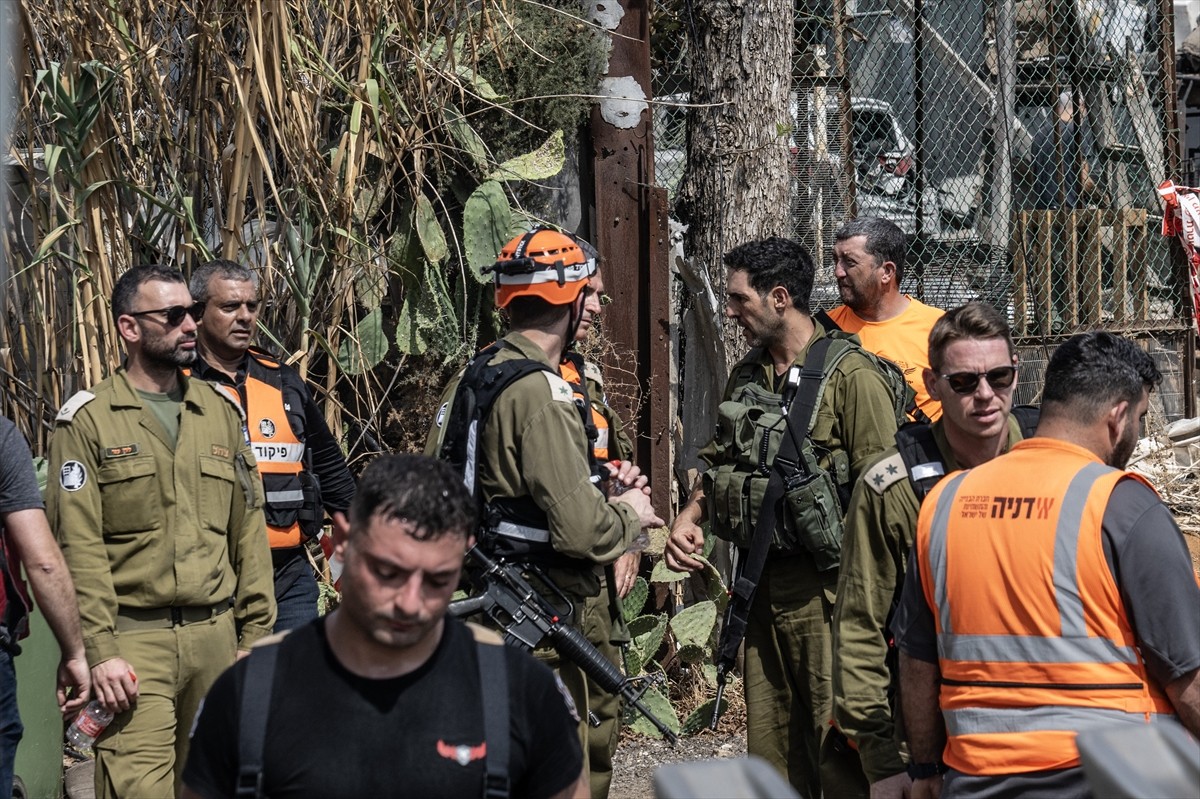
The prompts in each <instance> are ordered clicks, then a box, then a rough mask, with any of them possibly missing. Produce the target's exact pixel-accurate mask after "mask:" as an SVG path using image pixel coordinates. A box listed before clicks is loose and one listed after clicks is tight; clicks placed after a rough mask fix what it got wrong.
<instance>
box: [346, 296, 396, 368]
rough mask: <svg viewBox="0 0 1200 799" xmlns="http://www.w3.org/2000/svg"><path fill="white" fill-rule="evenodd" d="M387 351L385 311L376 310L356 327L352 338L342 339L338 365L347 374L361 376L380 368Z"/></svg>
mask: <svg viewBox="0 0 1200 799" xmlns="http://www.w3.org/2000/svg"><path fill="white" fill-rule="evenodd" d="M387 351H388V340H387V337H386V336H384V335H383V311H382V310H380V309H379V308H376V309H375V310H373V311H371V312H370V313H369V314H367V315H366V316H364V317H363V318H362V319H361V320H360V321H359V323H358V324H357V325H355V327H354V336H353V337H352V338H345V339H342V343H341V345H340V346H339V347H338V364H339V365H340V366H341V367H342V371H344V372H345V373H346V374H351V375H360V374H363V373H364V372H369V371H370V370H372V369H374V368H375V367H376V366H378V365H379V362H380V361H382V360H383V359H384V357H385V356H386V355H387Z"/></svg>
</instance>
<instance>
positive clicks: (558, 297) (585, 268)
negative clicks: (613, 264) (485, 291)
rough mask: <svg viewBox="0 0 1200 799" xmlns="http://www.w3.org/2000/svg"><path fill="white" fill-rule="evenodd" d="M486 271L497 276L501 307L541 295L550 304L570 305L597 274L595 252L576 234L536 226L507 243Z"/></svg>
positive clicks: (499, 304) (497, 289)
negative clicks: (520, 298)
mask: <svg viewBox="0 0 1200 799" xmlns="http://www.w3.org/2000/svg"><path fill="white" fill-rule="evenodd" d="M485 271H490V272H492V274H493V275H494V276H495V285H496V305H497V306H498V307H500V308H507V307H508V304H509V303H510V302H512V300H513V298H514V297H540V298H542V299H543V300H545V301H546V302H548V303H550V304H551V305H568V304H570V303H572V302H574V301H575V298H576V297H578V296H579V293H580V292H581V291H583V289H584V288H585V287H586V286H587V284H588V279H589V278H590V277H591V276H592V275H594V274H596V255H595V251H594V250H592V248H591V247H590V246H589V245H588V244H587V243H586V242H583V241H581V240H579V239H576V238H575V237H574V236H571V235H569V234H566V233H559V232H558V231H557V230H552V229H551V228H545V227H537V228H534V229H533V230H531V231H529V232H528V233H523V234H521V235H519V236H517V237H515V238H514V239H513V240H512V241H510V242H509V243H508V244H505V245H504V248H503V249H501V250H500V257H499V258H497V259H496V263H494V264H492V265H491V266H490V267H488V269H487V270H485Z"/></svg>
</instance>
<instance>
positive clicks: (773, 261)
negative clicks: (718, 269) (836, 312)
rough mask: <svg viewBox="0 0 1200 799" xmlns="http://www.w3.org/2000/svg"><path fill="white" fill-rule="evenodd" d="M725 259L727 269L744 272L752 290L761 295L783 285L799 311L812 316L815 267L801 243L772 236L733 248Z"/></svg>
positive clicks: (726, 254)
mask: <svg viewBox="0 0 1200 799" xmlns="http://www.w3.org/2000/svg"><path fill="white" fill-rule="evenodd" d="M723 260H724V262H725V266H726V267H727V268H729V269H740V270H742V271H743V272H745V273H746V275H747V276H748V277H749V278H750V287H751V288H753V289H754V290H755V291H757V292H758V293H759V294H760V295H763V294H766V293H767V292H768V291H770V290H771V289H773V288H775V287H776V286H783V287H784V288H785V289H787V292H788V294H790V295H791V296H792V305H793V306H794V307H795V308H796V310H797V311H800V312H801V313H805V314H807V313H809V305H808V302H809V298H810V297H811V296H812V287H813V273H814V267H813V260H812V256H811V255H809V253H808V250H806V249H805V248H804V245H802V244H801V243H800V242H798V241H793V240H792V239H785V238H781V237H779V236H771V237H770V238H766V239H759V240H758V241H750V242H747V243H745V244H742V245H739V246H737V247H734V248H733V249H732V250H730V251H729V252H727V253H725V257H724V259H723Z"/></svg>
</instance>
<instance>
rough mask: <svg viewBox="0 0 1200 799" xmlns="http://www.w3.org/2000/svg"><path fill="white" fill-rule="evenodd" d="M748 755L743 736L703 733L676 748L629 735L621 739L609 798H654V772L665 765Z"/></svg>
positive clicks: (705, 731)
mask: <svg viewBox="0 0 1200 799" xmlns="http://www.w3.org/2000/svg"><path fill="white" fill-rule="evenodd" d="M743 729H744V728H743ZM745 755H746V736H745V733H744V732H741V733H728V732H721V731H718V732H709V731H708V730H704V731H703V732H701V733H700V734H698V735H690V736H687V737H685V738H680V739H679V743H677V744H676V745H675V746H674V747H672V746H671V745H670V744H668V743H667V742H666V741H656V740H653V739H651V738H646V737H644V736H641V735H626V736H624V737H623V738H622V739H621V744H620V746H619V747H618V749H617V755H616V757H615V758H614V760H613V781H612V788H611V789H609V792H608V795H609V796H610V797H612V799H642V798H643V797H650V796H654V770H655V769H656V768H658V767H659V766H661V765H663V764H665V763H683V762H685V761H688V760H708V759H710V758H726V757H745Z"/></svg>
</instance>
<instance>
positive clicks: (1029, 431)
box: [1012, 405, 1042, 438]
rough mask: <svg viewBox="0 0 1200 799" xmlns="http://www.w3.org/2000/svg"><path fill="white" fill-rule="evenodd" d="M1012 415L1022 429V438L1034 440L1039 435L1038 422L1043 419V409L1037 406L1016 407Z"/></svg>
mask: <svg viewBox="0 0 1200 799" xmlns="http://www.w3.org/2000/svg"><path fill="white" fill-rule="evenodd" d="M1012 415H1013V416H1015V417H1016V418H1017V425H1018V426H1019V427H1020V428H1021V438H1033V436H1034V434H1036V433H1037V426H1038V420H1039V419H1041V418H1042V409H1041V408H1040V407H1039V406H1037V405H1014V406H1013V409H1012Z"/></svg>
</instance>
